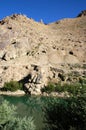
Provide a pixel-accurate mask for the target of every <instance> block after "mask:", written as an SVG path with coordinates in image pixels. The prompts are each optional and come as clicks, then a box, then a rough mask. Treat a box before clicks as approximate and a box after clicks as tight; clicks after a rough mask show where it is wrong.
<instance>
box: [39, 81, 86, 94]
mask: <svg viewBox="0 0 86 130" xmlns="http://www.w3.org/2000/svg"><path fill="white" fill-rule="evenodd" d="M41 91H42V92H47V93H51V92H69V94H72V95H80V94H86V80H85V79H83V80H82V79H80V81H79V82H75V83H71V84H67V83H65V84H63V85H61V83H49V84H48V85H47V86H45V87H44V88H42V90H41Z"/></svg>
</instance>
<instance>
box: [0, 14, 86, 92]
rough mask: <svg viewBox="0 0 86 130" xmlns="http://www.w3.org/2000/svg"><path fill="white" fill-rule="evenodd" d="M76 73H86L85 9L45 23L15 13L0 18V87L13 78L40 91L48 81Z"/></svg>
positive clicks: (75, 76)
mask: <svg viewBox="0 0 86 130" xmlns="http://www.w3.org/2000/svg"><path fill="white" fill-rule="evenodd" d="M83 14H84V15H83ZM62 76H64V77H65V78H64V79H63V78H62ZM80 76H82V77H83V76H84V77H85V76H86V12H84V13H80V15H78V17H76V18H73V19H68V18H67V19H62V20H60V21H57V22H54V23H50V24H47V25H45V24H44V23H41V22H36V21H34V20H33V19H30V18H27V17H26V16H25V15H18V14H14V15H12V16H9V17H6V18H4V19H3V20H1V21H0V87H3V85H4V82H7V81H10V80H17V81H20V82H23V83H24V85H25V86H26V87H27V88H28V91H30V92H31V93H40V88H41V87H43V86H44V85H46V84H47V82H48V81H52V82H58V81H62V82H74V81H76V80H78V77H80Z"/></svg>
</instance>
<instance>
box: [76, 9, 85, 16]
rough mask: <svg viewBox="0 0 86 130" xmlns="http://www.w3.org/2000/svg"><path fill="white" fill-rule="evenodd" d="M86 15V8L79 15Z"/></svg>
mask: <svg viewBox="0 0 86 130" xmlns="http://www.w3.org/2000/svg"><path fill="white" fill-rule="evenodd" d="M82 16H86V10H83V11H82V12H81V13H80V14H79V15H78V16H77V17H82Z"/></svg>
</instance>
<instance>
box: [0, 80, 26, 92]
mask: <svg viewBox="0 0 86 130" xmlns="http://www.w3.org/2000/svg"><path fill="white" fill-rule="evenodd" d="M1 90H2V91H11V92H14V91H17V90H23V85H22V83H19V82H18V81H10V82H5V83H4V87H3V88H2V89H1Z"/></svg>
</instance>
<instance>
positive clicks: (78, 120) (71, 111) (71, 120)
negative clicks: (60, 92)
mask: <svg viewBox="0 0 86 130" xmlns="http://www.w3.org/2000/svg"><path fill="white" fill-rule="evenodd" d="M44 113H45V118H46V119H45V122H46V125H45V129H44V130H86V97H70V98H67V99H64V98H53V99H52V98H51V99H49V100H48V102H47V103H46V104H45V108H44Z"/></svg>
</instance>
